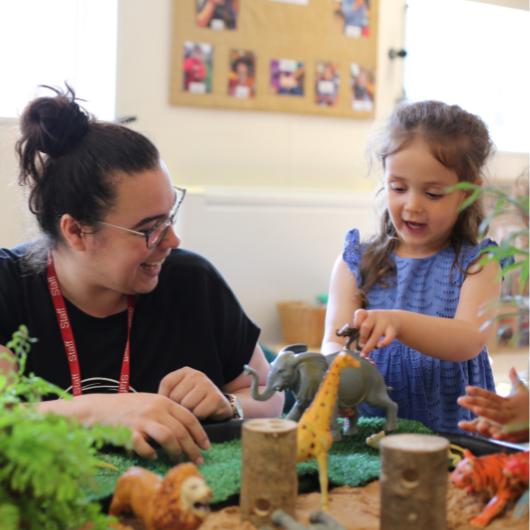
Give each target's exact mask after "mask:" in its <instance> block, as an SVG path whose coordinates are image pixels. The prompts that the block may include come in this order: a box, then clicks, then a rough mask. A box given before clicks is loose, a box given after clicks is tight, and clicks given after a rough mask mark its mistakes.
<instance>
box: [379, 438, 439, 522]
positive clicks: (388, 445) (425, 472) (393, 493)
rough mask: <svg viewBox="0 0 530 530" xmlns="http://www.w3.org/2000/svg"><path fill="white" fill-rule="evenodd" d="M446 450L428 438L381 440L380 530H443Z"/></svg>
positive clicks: (437, 440)
mask: <svg viewBox="0 0 530 530" xmlns="http://www.w3.org/2000/svg"><path fill="white" fill-rule="evenodd" d="M448 448H449V442H448V441H447V440H446V439H445V438H442V437H440V436H434V435H429V434H394V435H390V436H387V437H386V438H383V439H382V440H381V444H380V451H381V476H380V481H381V523H380V526H379V528H380V530H410V529H411V528H425V529H428V530H445V529H446V527H447V456H448Z"/></svg>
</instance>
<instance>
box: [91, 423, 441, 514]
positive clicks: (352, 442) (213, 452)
mask: <svg viewBox="0 0 530 530" xmlns="http://www.w3.org/2000/svg"><path fill="white" fill-rule="evenodd" d="M383 425H384V420H383V419H382V418H361V419H360V420H359V432H358V434H356V435H355V436H352V437H350V438H346V439H344V440H342V441H340V442H336V443H335V444H333V447H332V449H331V451H330V453H329V480H330V484H331V485H333V486H341V485H347V486H361V485H363V484H366V483H368V482H370V481H372V480H374V479H376V478H378V477H379V469H380V462H379V451H377V450H376V449H372V448H371V447H369V446H367V445H366V443H365V440H366V438H367V437H368V436H370V435H372V434H375V433H377V432H379V431H381V430H382V429H383ZM397 432H400V433H425V434H430V433H431V432H432V431H430V430H429V429H428V428H427V427H425V426H424V425H423V424H421V423H419V422H416V421H411V420H399V428H398V431H397ZM101 459H102V460H104V461H105V462H108V463H110V464H112V465H114V466H116V467H117V468H118V470H119V471H114V470H112V469H108V468H105V467H102V468H101V471H100V472H99V473H98V475H97V477H96V481H95V484H93V485H91V487H90V491H89V496H90V498H91V499H92V500H101V499H104V498H106V497H109V496H110V495H112V492H113V491H114V486H115V484H116V480H117V479H118V477H119V476H120V474H121V473H123V472H124V471H125V470H126V469H127V468H129V467H130V466H141V467H145V468H146V469H150V470H151V471H154V472H155V473H159V474H160V475H164V474H165V473H166V471H167V470H168V469H169V468H170V467H171V466H173V465H175V462H171V461H169V460H168V459H166V458H163V457H162V458H160V459H159V460H156V461H150V460H144V459H141V458H139V457H136V456H128V455H123V454H104V455H102V456H101ZM204 459H205V462H204V464H203V465H202V466H201V467H200V471H201V473H202V474H203V476H204V478H205V479H206V481H207V482H208V484H209V485H210V487H211V488H212V490H213V492H214V498H213V503H214V504H215V503H220V502H223V501H226V500H227V499H229V498H230V497H233V496H235V495H238V494H239V488H240V473H241V441H240V440H232V441H230V442H224V443H218V444H212V447H211V448H210V449H209V450H208V451H206V452H205V453H204ZM297 468H298V477H299V480H300V482H301V483H302V482H303V481H304V480H305V479H307V478H310V477H317V476H318V466H317V463H316V461H314V460H311V461H308V462H302V463H300V464H298V465H297ZM315 484H318V482H315Z"/></svg>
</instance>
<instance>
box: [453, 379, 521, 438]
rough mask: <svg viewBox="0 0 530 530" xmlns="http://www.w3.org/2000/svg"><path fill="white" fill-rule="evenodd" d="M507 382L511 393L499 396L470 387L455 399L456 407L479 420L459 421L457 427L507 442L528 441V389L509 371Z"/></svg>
mask: <svg viewBox="0 0 530 530" xmlns="http://www.w3.org/2000/svg"><path fill="white" fill-rule="evenodd" d="M510 380H511V381H512V385H513V387H514V393H513V394H511V395H510V396H508V397H502V396H499V395H497V394H495V393H494V392H489V391H488V390H484V389H483V388H479V387H475V386H469V387H467V388H466V392H467V395H465V396H461V397H459V398H458V404H459V405H461V406H462V407H465V408H467V409H469V410H471V412H473V413H474V414H476V415H477V416H478V417H477V418H475V419H474V420H472V421H461V422H459V424H458V426H459V427H460V428H461V429H463V430H465V431H469V432H473V433H478V434H481V435H482V436H486V437H488V438H495V439H497V440H506V441H510V442H527V441H528V388H527V387H526V386H525V385H524V383H523V382H522V381H521V380H520V379H519V377H518V376H517V372H516V371H515V369H514V368H511V369H510Z"/></svg>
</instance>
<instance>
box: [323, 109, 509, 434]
mask: <svg viewBox="0 0 530 530" xmlns="http://www.w3.org/2000/svg"><path fill="white" fill-rule="evenodd" d="M491 148H492V144H491V141H490V138H489V135H488V131H487V129H486V126H485V125H484V123H483V122H482V121H481V120H480V118H478V117H477V116H474V115H472V114H469V113H468V112H465V111H464V110H462V109H461V108H460V107H458V106H454V105H453V106H450V105H446V104H444V103H440V102H436V101H425V102H421V103H414V104H408V105H404V106H401V107H399V108H398V109H397V110H396V111H395V112H394V114H393V116H392V117H391V118H390V120H389V123H388V128H387V131H386V135H385V137H384V139H383V142H382V146H381V149H380V152H379V153H378V155H379V157H380V159H381V161H382V164H383V169H384V198H385V209H384V213H383V217H382V222H381V227H380V231H379V233H378V234H377V235H376V236H375V237H373V238H372V239H371V240H370V241H369V242H368V243H361V242H360V235H359V232H358V231H357V230H355V229H354V230H351V231H350V232H348V234H347V235H346V242H345V248H344V252H343V254H342V255H341V256H339V257H338V258H337V260H336V262H335V265H334V268H333V271H332V275H331V284H330V292H329V303H328V309H327V314H326V330H325V335H324V340H323V344H322V351H323V353H332V352H335V351H337V349H338V348H341V347H342V346H343V344H342V343H340V342H338V339H337V336H336V334H335V332H336V330H337V329H338V328H340V327H341V326H342V325H343V324H345V323H352V324H353V326H354V327H356V328H358V329H359V330H360V339H359V344H360V346H362V350H361V354H362V355H364V356H368V354H369V353H370V352H372V350H374V349H375V352H374V354H373V355H372V359H373V361H374V362H375V363H376V365H377V367H378V368H379V370H380V371H381V372H382V374H383V376H384V378H385V381H386V383H387V385H388V386H389V387H391V397H392V399H393V400H394V401H395V402H396V403H397V404H398V406H399V416H400V417H401V418H410V419H415V420H419V421H421V422H423V423H424V424H425V425H427V426H428V427H430V428H432V429H433V430H435V431H454V430H456V429H457V428H458V427H457V426H458V422H459V421H461V420H468V419H470V418H471V417H472V413H471V412H470V411H468V410H466V409H463V408H460V407H459V406H458V405H457V398H458V397H459V396H461V395H463V394H465V387H466V386H467V385H474V386H480V387H483V388H486V389H488V390H493V389H494V382H493V376H492V371H491V367H490V364H489V361H488V354H487V351H486V347H485V344H486V341H487V339H488V336H489V334H490V330H489V329H483V328H482V324H484V323H485V322H486V321H487V320H488V318H491V316H492V315H491V310H487V309H485V308H487V304H488V302H490V301H492V300H494V299H496V298H497V297H498V296H499V294H500V271H499V266H498V265H497V264H495V263H489V264H487V265H484V266H481V265H479V264H478V261H479V255H480V252H481V250H482V249H483V248H484V247H486V246H488V245H491V244H493V243H492V241H491V240H486V241H483V242H481V243H478V242H477V235H478V228H479V225H480V222H481V219H482V213H481V207H480V204H479V203H474V204H473V205H472V206H471V207H469V208H466V209H464V210H463V211H460V210H459V208H460V205H461V204H462V202H463V201H464V200H465V198H466V193H465V192H464V191H461V190H453V191H451V190H450V189H448V188H450V187H451V186H454V185H455V184H457V183H458V182H463V181H466V182H473V183H475V184H479V183H480V182H481V168H482V167H483V165H484V163H485V161H486V159H487V157H488V155H489V154H490V151H491ZM361 414H363V415H379V413H378V410H377V409H373V408H371V407H368V406H367V405H364V406H363V407H362V408H361Z"/></svg>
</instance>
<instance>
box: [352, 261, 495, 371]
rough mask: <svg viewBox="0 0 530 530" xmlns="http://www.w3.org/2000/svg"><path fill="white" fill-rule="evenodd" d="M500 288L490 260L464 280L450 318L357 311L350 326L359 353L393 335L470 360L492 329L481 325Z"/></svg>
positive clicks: (429, 351)
mask: <svg viewBox="0 0 530 530" xmlns="http://www.w3.org/2000/svg"><path fill="white" fill-rule="evenodd" d="M471 269H473V265H472V266H471ZM476 270H478V267H476V266H475V271H476ZM471 272H473V270H471ZM500 290H501V280H500V270H499V265H498V264H497V263H495V262H491V263H488V264H487V265H484V266H483V267H482V268H481V270H479V271H478V272H475V273H474V274H469V275H468V276H467V278H466V279H465V281H464V284H463V285H462V289H461V291H460V300H459V303H458V307H457V310H456V314H455V316H454V318H442V317H433V316H428V315H423V314H420V313H414V312H411V311H401V310H371V311H366V310H364V309H360V310H357V311H356V312H355V315H354V318H353V325H354V326H355V327H357V328H359V329H360V343H361V344H363V349H362V351H361V354H362V355H365V356H366V355H368V354H369V353H370V352H371V351H372V350H373V349H374V348H380V347H383V346H387V345H388V344H390V342H392V340H394V339H395V338H397V339H398V340H399V341H401V342H402V343H404V344H406V345H407V346H409V347H411V348H414V349H415V350H418V351H420V352H422V353H424V354H426V355H430V356H431V357H436V358H438V359H443V360H446V361H458V362H460V361H467V360H469V359H472V358H473V357H475V356H476V355H478V354H479V353H480V351H481V350H482V348H483V347H484V345H485V344H486V342H487V341H488V338H489V337H490V335H491V333H492V332H493V327H492V326H487V328H486V329H481V327H482V325H483V324H485V323H486V322H487V321H488V320H489V319H491V318H493V317H494V316H495V308H494V307H493V304H494V302H495V300H497V299H498V298H499V296H500Z"/></svg>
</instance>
